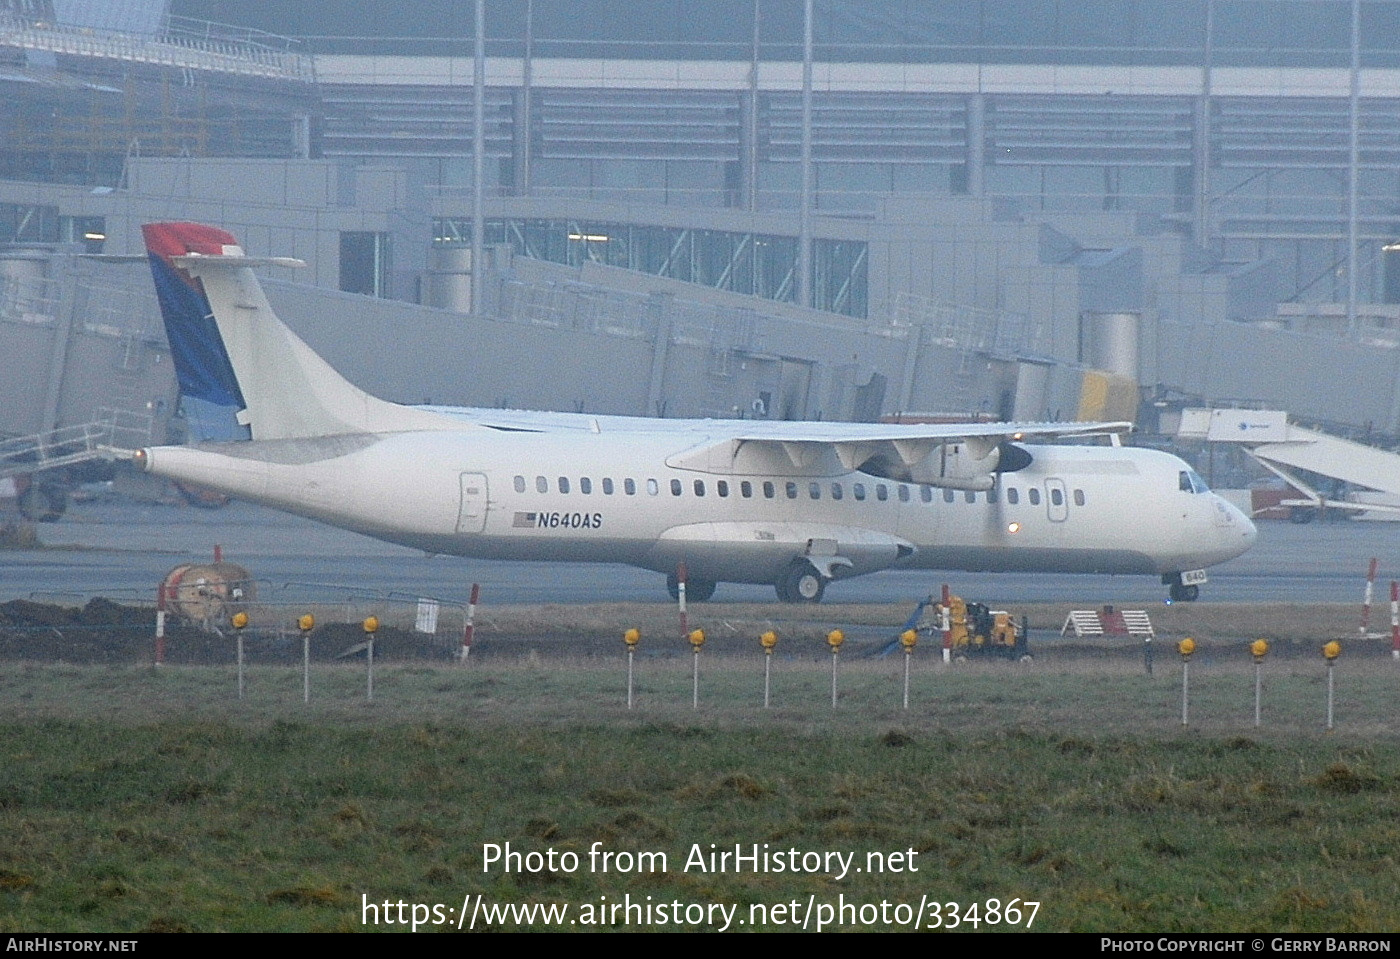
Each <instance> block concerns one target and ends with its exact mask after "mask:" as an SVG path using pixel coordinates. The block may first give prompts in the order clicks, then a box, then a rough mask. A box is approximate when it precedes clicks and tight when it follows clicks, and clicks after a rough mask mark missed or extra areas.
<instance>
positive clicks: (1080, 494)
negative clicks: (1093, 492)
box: [1074, 489, 1084, 506]
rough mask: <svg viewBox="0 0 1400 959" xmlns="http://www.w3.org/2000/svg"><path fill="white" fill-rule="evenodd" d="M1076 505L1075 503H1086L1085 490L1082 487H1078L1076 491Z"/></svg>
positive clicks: (1079, 504)
mask: <svg viewBox="0 0 1400 959" xmlns="http://www.w3.org/2000/svg"><path fill="white" fill-rule="evenodd" d="M1074 505H1075V506H1083V505H1084V491H1083V490H1082V489H1077V490H1075V491H1074Z"/></svg>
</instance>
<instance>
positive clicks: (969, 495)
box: [963, 489, 977, 503]
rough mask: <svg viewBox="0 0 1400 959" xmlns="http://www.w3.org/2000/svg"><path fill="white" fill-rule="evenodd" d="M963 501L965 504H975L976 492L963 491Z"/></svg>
mask: <svg viewBox="0 0 1400 959" xmlns="http://www.w3.org/2000/svg"><path fill="white" fill-rule="evenodd" d="M963 500H964V501H965V502H968V503H975V502H977V491H976V490H970V489H968V490H963Z"/></svg>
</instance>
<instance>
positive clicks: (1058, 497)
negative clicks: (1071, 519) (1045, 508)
mask: <svg viewBox="0 0 1400 959" xmlns="http://www.w3.org/2000/svg"><path fill="white" fill-rule="evenodd" d="M1050 502H1051V503H1053V504H1054V505H1056V506H1063V505H1065V494H1064V491H1063V490H1060V489H1052V490H1051V491H1050Z"/></svg>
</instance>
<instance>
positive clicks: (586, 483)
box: [578, 476, 593, 496]
mask: <svg viewBox="0 0 1400 959" xmlns="http://www.w3.org/2000/svg"><path fill="white" fill-rule="evenodd" d="M578 491H579V492H580V493H582V494H584V495H585V496H587V495H589V494H590V493H592V492H593V481H592V480H591V479H589V478H588V477H587V476H585V477H583V478H582V479H580V480H579V481H578Z"/></svg>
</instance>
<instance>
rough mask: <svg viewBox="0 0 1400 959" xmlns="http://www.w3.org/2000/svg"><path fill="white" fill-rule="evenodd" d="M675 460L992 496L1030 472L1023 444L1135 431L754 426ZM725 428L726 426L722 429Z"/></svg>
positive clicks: (1091, 426) (1044, 426) (1026, 426)
mask: <svg viewBox="0 0 1400 959" xmlns="http://www.w3.org/2000/svg"><path fill="white" fill-rule="evenodd" d="M739 425H742V426H747V427H749V428H748V429H738V430H736V431H735V432H734V433H733V434H730V435H727V436H725V435H719V436H717V435H715V434H716V433H718V432H719V430H718V429H713V430H712V431H711V438H709V439H708V440H707V441H705V442H702V443H701V444H699V445H698V446H695V447H692V448H690V449H688V450H685V451H684V452H682V453H680V454H678V455H676V456H673V457H671V458H670V459H668V460H667V464H668V465H670V466H673V467H677V468H681V469H697V470H704V471H707V472H718V473H735V474H743V473H750V472H752V473H765V472H766V473H770V474H772V475H778V476H783V475H788V476H794V475H795V476H831V475H837V474H840V473H847V472H851V471H853V470H860V471H862V472H866V473H870V474H872V475H874V476H881V477H885V478H887V479H892V480H896V481H899V482H906V483H924V484H928V485H931V486H942V487H949V488H952V489H964V490H986V489H991V487H992V486H993V485H994V484H995V481H996V474H997V473H1006V472H1014V471H1015V470H1019V469H1024V468H1025V467H1026V466H1028V465H1030V463H1031V461H1032V454H1031V453H1030V452H1029V451H1027V450H1026V449H1025V448H1024V447H1021V446H1019V445H1017V443H1018V442H1019V441H1022V440H1034V439H1042V440H1045V439H1048V440H1054V439H1067V438H1075V437H1085V436H1099V435H1111V436H1115V437H1116V436H1117V435H1118V434H1121V433H1124V432H1127V431H1128V430H1130V429H1131V424H1129V423H932V424H920V425H887V424H879V423H762V424H759V423H751V424H739ZM716 426H718V424H716Z"/></svg>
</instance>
